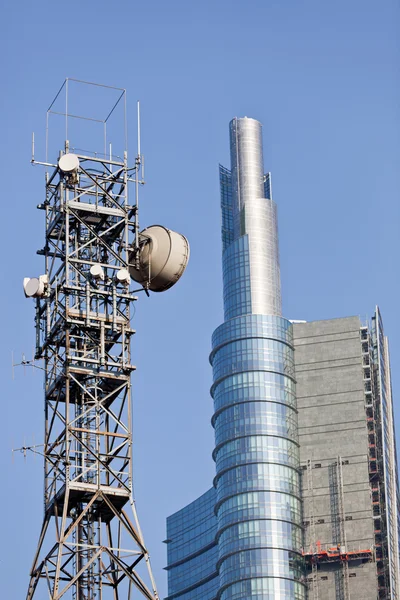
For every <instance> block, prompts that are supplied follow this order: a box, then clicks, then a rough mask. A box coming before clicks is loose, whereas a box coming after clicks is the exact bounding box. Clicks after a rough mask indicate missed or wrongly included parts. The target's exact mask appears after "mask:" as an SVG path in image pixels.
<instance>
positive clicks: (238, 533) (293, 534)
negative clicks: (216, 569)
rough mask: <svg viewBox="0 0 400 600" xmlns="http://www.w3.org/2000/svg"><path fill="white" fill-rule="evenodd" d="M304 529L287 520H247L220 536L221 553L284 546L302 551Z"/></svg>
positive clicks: (226, 530)
mask: <svg viewBox="0 0 400 600" xmlns="http://www.w3.org/2000/svg"><path fill="white" fill-rule="evenodd" d="M301 546H302V530H301V527H299V526H298V525H294V524H293V523H287V522H285V521H261V520H260V521H246V522H243V523H237V524H235V525H232V526H231V527H229V528H228V529H225V531H223V532H222V534H221V537H220V538H219V542H218V547H219V555H220V558H221V559H222V558H223V557H224V556H226V555H228V554H231V553H233V552H240V551H242V550H247V549H251V548H260V547H261V548H262V547H264V548H267V547H270V548H283V549H285V550H293V551H295V552H300V550H301Z"/></svg>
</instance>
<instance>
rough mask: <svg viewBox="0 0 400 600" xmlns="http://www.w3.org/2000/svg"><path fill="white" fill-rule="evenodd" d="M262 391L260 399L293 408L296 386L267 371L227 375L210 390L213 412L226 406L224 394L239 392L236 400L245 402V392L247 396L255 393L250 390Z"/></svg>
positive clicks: (292, 382) (284, 378) (287, 378)
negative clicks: (289, 405) (266, 398)
mask: <svg viewBox="0 0 400 600" xmlns="http://www.w3.org/2000/svg"><path fill="white" fill-rule="evenodd" d="M253 389H254V390H257V393H258V390H259V389H260V390H263V392H262V393H261V395H260V398H264V397H270V398H272V399H276V400H277V401H278V402H279V401H282V402H285V401H286V403H287V404H291V405H293V406H295V404H296V401H295V394H296V384H295V383H294V381H293V380H292V379H290V378H289V377H288V376H286V375H280V374H279V373H271V372H269V371H248V372H246V371H245V372H244V373H235V374H233V375H228V377H225V378H224V379H223V380H222V381H220V382H218V383H216V384H214V385H213V387H212V388H211V395H212V397H213V398H214V404H215V410H218V409H219V408H220V407H221V406H224V405H226V404H227V402H226V401H225V399H224V396H225V394H227V393H228V392H234V391H236V390H240V395H238V396H237V398H238V400H242V399H243V400H245V399H246V398H247V397H248V396H247V395H246V392H247V390H248V391H249V394H250V395H251V394H252V393H254V394H255V393H256V391H254V392H252V390H253ZM249 397H250V396H249Z"/></svg>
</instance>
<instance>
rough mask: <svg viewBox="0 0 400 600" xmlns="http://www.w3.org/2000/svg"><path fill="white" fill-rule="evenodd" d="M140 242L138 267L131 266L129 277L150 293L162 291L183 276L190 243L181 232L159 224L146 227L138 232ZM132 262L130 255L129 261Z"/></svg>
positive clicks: (132, 258)
mask: <svg viewBox="0 0 400 600" xmlns="http://www.w3.org/2000/svg"><path fill="white" fill-rule="evenodd" d="M140 240H141V242H142V244H143V245H142V246H141V250H140V254H139V268H138V269H136V267H135V265H134V264H131V265H130V268H129V271H130V274H131V277H132V279H134V280H135V281H137V282H138V283H141V284H142V285H144V286H146V284H147V287H148V289H149V290H151V291H152V292H164V291H165V290H168V289H169V288H170V287H172V286H173V285H174V284H175V283H176V282H177V281H178V280H179V279H180V278H181V276H182V274H183V272H184V270H185V269H186V265H187V264H188V261H189V254H190V249H189V242H188V241H187V239H186V238H185V236H184V235H182V234H181V233H177V232H176V231H171V230H170V229H167V228H166V227H163V226H162V225H152V226H151V227H147V229H144V230H143V231H142V232H141V234H140ZM133 261H134V257H133V255H131V262H133Z"/></svg>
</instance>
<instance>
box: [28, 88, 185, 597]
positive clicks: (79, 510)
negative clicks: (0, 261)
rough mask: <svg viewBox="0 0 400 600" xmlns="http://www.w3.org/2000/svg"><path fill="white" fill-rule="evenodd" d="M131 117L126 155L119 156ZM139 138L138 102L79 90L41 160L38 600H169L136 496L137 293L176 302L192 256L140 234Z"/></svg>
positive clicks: (31, 289) (162, 235)
mask: <svg viewBox="0 0 400 600" xmlns="http://www.w3.org/2000/svg"><path fill="white" fill-rule="evenodd" d="M82 86H83V87H82ZM72 88H73V89H74V94H75V100H76V106H77V107H82V106H83V104H84V101H85V100H87V98H88V96H89V95H90V94H89V92H90V93H91V92H92V91H93V90H94V91H95V92H96V93H97V92H99V93H101V94H103V93H104V94H105V95H106V96H107V98H109V97H111V98H112V101H111V105H110V109H107V110H106V111H105V114H104V116H102V117H98V116H97V115H96V116H94V117H93V116H88V115H87V114H82V113H81V114H78V111H75V110H74V108H71V106H72V102H71V89H72ZM60 101H61V102H62V107H61V108H59V107H58V106H57V103H60ZM64 101H65V103H64ZM93 102H94V104H93V106H95V107H96V109H97V108H98V107H99V103H98V102H97V101H95V100H93ZM118 110H120V112H121V113H122V116H120V117H118V118H116V119H115V121H114V122H116V123H117V124H118V127H119V130H120V131H122V135H121V137H122V139H123V143H122V144H121V148H122V150H121V152H118V151H116V150H115V148H114V147H112V146H111V144H110V143H109V142H110V123H111V122H112V118H114V117H115V116H116V113H117V111H118ZM53 118H58V119H60V118H61V120H62V123H63V125H62V129H63V134H62V137H63V142H62V145H63V149H62V150H61V151H59V155H58V159H57V161H53V162H51V161H49V158H48V154H49V153H50V152H51V143H52V141H53V140H51V139H50V131H51V128H50V124H51V120H52V119H53ZM76 123H77V124H78V127H76V125H75V124H76ZM139 123H140V120H139V119H138V130H139ZM87 124H89V125H90V126H91V127H92V126H93V125H95V126H97V125H98V126H99V127H100V130H101V138H102V145H103V143H104V146H103V147H102V149H101V152H95V153H93V152H89V151H88V150H82V149H79V148H78V145H77V144H81V142H80V141H78V142H77V143H76V142H75V137H76V138H79V140H80V139H81V137H82V131H83V128H84V126H85V125H87ZM64 125H65V133H64ZM74 128H75V132H76V136H75V134H74V133H73V132H74ZM126 130H127V128H126V93H125V90H123V89H118V88H111V87H108V86H99V85H97V84H91V83H88V82H81V81H78V80H73V79H67V80H65V82H64V84H63V86H62V88H61V89H60V91H59V93H58V94H57V96H56V98H55V100H54V101H53V103H52V104H51V106H50V108H49V110H48V112H47V126H46V159H45V161H43V162H41V161H36V160H35V157H34V140H33V142H32V146H33V148H32V162H33V163H34V164H41V165H44V166H45V168H46V185H45V187H46V190H45V199H44V202H43V203H42V204H40V205H39V206H38V208H39V209H41V210H42V211H43V212H44V216H45V243H44V246H43V248H42V249H41V250H39V251H38V253H39V254H41V255H43V256H44V261H45V268H44V273H43V275H41V276H39V277H33V278H26V279H25V280H24V291H25V295H26V296H27V297H31V298H35V299H36V317H35V323H36V356H35V358H36V359H43V361H44V372H45V386H44V388H45V432H44V457H45V458H44V519H43V525H42V529H41V533H40V536H39V542H38V546H37V550H36V553H35V557H34V561H33V566H32V570H31V576H30V583H29V588H28V593H27V600H31V599H32V598H38V599H39V598H40V599H42V598H44V597H46V598H50V599H51V600H59V599H60V598H64V599H67V598H69V599H72V600H95V599H96V600H107V599H113V600H122V599H124V600H125V599H131V598H136V597H141V596H144V597H145V598H148V599H149V600H158V594H157V590H156V585H155V582H154V578H153V575H152V572H151V567H150V562H149V554H148V551H147V549H146V546H145V543H144V540H143V536H142V533H141V529H140V526H139V521H138V518H137V513H136V508H135V502H134V500H133V493H132V428H131V421H132V414H131V373H132V371H133V370H134V369H135V367H134V366H133V364H132V358H131V348H130V341H131V337H132V335H133V334H134V333H135V331H134V329H133V328H132V325H133V324H132V317H133V304H134V302H135V301H136V299H137V297H136V296H135V295H134V293H135V292H136V291H141V290H145V291H146V292H147V293H148V292H149V290H152V291H163V290H165V289H168V288H169V287H171V286H172V285H173V284H174V283H175V282H176V281H177V280H178V279H179V277H180V276H181V274H182V273H183V271H184V269H185V267H186V264H187V261H188V258H189V246H188V243H187V240H186V238H184V236H182V235H180V234H177V233H175V232H172V231H170V230H168V229H166V228H165V227H162V226H153V227H149V228H147V229H145V230H144V231H142V232H140V230H139V222H138V206H139V202H138V199H139V187H140V186H141V185H142V184H143V183H144V174H143V158H142V155H141V153H140V134H138V142H139V143H138V152H137V156H136V159H135V162H134V165H133V167H130V166H129V164H128V154H127V143H126V138H127V135H126ZM57 136H58V137H60V135H59V128H58V129H57V127H56V137H57ZM87 139H89V142H88V141H87ZM87 139H86V140H85V141H84V142H83V143H84V144H85V143H93V140H95V139H96V137H95V135H94V134H93V132H92V133H91V134H90V135H89V137H88V138H87ZM59 147H60V146H58V148H59ZM79 147H80V148H85V147H88V146H84V145H80V146H79ZM89 147H90V146H89ZM130 188H133V191H134V193H133V194H132V196H131V195H130V193H129V192H130ZM131 279H133V280H134V281H136V282H138V283H139V284H140V285H139V287H138V286H136V287H138V289H136V290H132V289H131V288H132V286H131Z"/></svg>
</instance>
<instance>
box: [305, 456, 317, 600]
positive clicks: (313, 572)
mask: <svg viewBox="0 0 400 600" xmlns="http://www.w3.org/2000/svg"><path fill="white" fill-rule="evenodd" d="M307 491H308V499H309V506H310V538H311V540H315V539H316V531H315V507H314V486H313V473H312V460H311V459H308V460H307ZM310 564H311V583H312V595H313V600H319V586H318V562H317V561H314V560H312V561H310Z"/></svg>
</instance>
